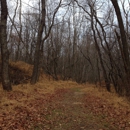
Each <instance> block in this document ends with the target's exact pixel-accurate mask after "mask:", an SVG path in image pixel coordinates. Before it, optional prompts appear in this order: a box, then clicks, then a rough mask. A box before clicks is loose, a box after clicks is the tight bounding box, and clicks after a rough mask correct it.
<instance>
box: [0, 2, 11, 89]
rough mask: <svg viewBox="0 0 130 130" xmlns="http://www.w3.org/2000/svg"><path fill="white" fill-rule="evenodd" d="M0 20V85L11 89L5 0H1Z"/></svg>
mask: <svg viewBox="0 0 130 130" xmlns="http://www.w3.org/2000/svg"><path fill="white" fill-rule="evenodd" d="M0 2H1V22H0V42H1V43H0V44H1V57H2V58H1V59H2V68H1V69H2V86H3V89H4V90H6V91H10V90H12V87H11V82H10V78H9V52H8V47H7V32H6V29H7V15H8V8H7V3H6V0H1V1H0Z"/></svg>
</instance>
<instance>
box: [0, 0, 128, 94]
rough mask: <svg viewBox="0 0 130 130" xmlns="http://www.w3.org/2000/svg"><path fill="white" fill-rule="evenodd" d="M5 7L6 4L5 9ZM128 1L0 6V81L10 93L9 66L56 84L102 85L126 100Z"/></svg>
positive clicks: (33, 79)
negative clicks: (16, 64)
mask: <svg viewBox="0 0 130 130" xmlns="http://www.w3.org/2000/svg"><path fill="white" fill-rule="evenodd" d="M7 3H8V4H7ZM129 5H130V2H129V0H127V1H126V0H119V1H117V0H106V1H102V0H82V1H78V0H66V1H65V0H59V1H52V0H47V1H46V0H41V1H40V0H39V1H33V0H32V1H31V0H30V1H28V2H27V1H22V0H10V1H8V0H7V1H5V0H1V22H0V23H1V25H0V27H1V29H0V39H1V62H2V64H1V67H2V69H1V75H2V85H3V89H4V90H7V91H10V90H12V87H11V81H10V76H9V60H11V61H24V62H26V63H29V64H32V65H34V67H33V73H32V76H31V80H30V82H31V84H35V83H36V82H37V81H38V79H39V74H40V70H41V69H43V70H44V73H46V74H48V75H51V76H52V77H53V78H54V79H55V80H58V79H62V80H70V79H71V80H73V81H76V82H78V83H86V82H90V83H95V84H97V83H98V84H100V85H101V84H102V82H105V86H106V89H107V90H108V91H111V84H113V86H114V89H115V91H116V92H117V93H118V94H120V95H126V96H129V95H130V85H129V81H130V80H129V78H130V65H129V64H130V58H129V39H130V38H129V26H130V23H129V16H130V14H129V13H130V11H129V8H130V6H129Z"/></svg>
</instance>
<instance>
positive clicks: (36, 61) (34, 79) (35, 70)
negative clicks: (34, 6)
mask: <svg viewBox="0 0 130 130" xmlns="http://www.w3.org/2000/svg"><path fill="white" fill-rule="evenodd" d="M41 3H42V4H41V6H42V18H41V20H40V24H39V29H38V36H37V43H36V49H35V55H34V67H33V73H32V78H31V84H35V83H36V82H37V81H38V78H39V60H40V46H41V42H42V34H43V28H44V26H45V15H46V10H45V0H41Z"/></svg>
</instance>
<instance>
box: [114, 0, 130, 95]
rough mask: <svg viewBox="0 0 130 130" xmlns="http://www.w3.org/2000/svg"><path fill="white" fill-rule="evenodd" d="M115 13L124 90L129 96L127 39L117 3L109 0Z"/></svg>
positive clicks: (129, 76) (129, 74)
mask: <svg viewBox="0 0 130 130" xmlns="http://www.w3.org/2000/svg"><path fill="white" fill-rule="evenodd" d="M111 2H112V4H113V6H114V9H115V12H116V16H117V20H118V24H119V28H120V34H121V44H122V51H123V52H122V57H123V62H124V67H125V73H126V76H127V77H126V79H127V82H128V84H127V85H126V87H125V89H126V94H127V95H128V96H130V85H129V84H130V59H129V48H128V42H127V38H126V33H125V28H124V24H123V19H122V16H121V11H120V8H119V5H118V1H117V0H111Z"/></svg>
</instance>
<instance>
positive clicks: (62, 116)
mask: <svg viewBox="0 0 130 130" xmlns="http://www.w3.org/2000/svg"><path fill="white" fill-rule="evenodd" d="M77 86H78V85H77ZM82 88H83V87H78V88H76V87H74V86H73V87H72V88H63V89H62V88H60V89H56V90H55V92H54V93H50V94H49V93H46V94H45V93H42V92H40V91H39V90H38V89H36V88H35V89H34V90H33V92H31V93H30V94H29V93H24V92H19V91H15V92H10V93H8V94H7V99H8V100H9V102H6V103H5V104H3V105H5V106H4V107H1V108H6V107H7V108H8V107H11V106H13V107H12V110H9V111H1V112H0V130H61V129H62V130H71V129H75V130H86V129H89V130H129V129H130V110H129V109H128V108H126V109H124V108H122V107H119V108H117V107H114V106H113V104H111V103H109V102H108V101H107V100H106V99H103V98H100V97H99V96H96V95H95V96H94V95H93V94H90V93H87V92H85V93H84V92H82V90H81V89H82ZM32 96H34V98H32ZM22 98H23V99H24V100H21V99H22ZM14 100H16V101H17V102H18V103H19V104H17V105H16V104H14V103H16V102H14V103H13V102H11V101H14Z"/></svg>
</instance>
